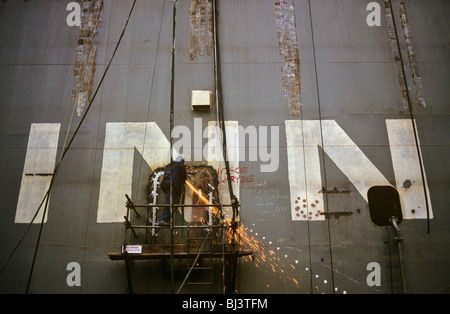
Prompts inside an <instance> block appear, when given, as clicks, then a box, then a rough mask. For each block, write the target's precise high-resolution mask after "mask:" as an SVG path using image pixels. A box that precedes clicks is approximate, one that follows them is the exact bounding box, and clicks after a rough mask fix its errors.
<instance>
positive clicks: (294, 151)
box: [285, 120, 391, 220]
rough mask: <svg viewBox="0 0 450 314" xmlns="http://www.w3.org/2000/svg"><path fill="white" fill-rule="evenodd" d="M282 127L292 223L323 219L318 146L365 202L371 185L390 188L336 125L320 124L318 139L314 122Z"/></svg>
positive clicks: (330, 121)
mask: <svg viewBox="0 0 450 314" xmlns="http://www.w3.org/2000/svg"><path fill="white" fill-rule="evenodd" d="M285 125H286V140H287V152H288V168H289V170H288V172H289V186H290V191H291V215H292V220H324V219H325V217H324V215H321V213H323V212H324V211H325V207H324V201H323V194H322V193H319V191H320V190H322V187H323V184H322V179H321V171H320V158H319V149H318V147H319V146H320V147H322V148H323V150H324V151H325V153H327V155H328V156H329V157H330V159H331V160H333V161H334V163H335V164H336V166H337V167H338V168H339V169H340V170H341V171H342V172H343V173H344V174H345V175H346V176H347V178H348V179H349V181H350V182H351V183H352V184H353V185H354V186H355V188H356V189H357V190H358V192H359V194H361V196H362V197H364V199H365V200H366V201H367V191H368V190H369V188H370V187H372V186H373V185H391V184H390V183H389V181H388V180H387V179H386V178H385V177H384V176H383V174H382V173H381V172H380V171H379V170H378V169H377V168H376V167H375V166H374V165H373V164H372V162H371V161H370V160H369V159H368V158H367V157H366V155H364V153H363V152H362V151H361V149H359V147H358V146H357V145H356V144H355V143H354V142H353V141H352V140H351V138H350V137H349V136H348V135H347V134H346V133H345V132H344V130H343V129H342V128H341V127H340V126H339V125H338V124H337V123H336V121H334V120H322V132H323V134H322V137H321V125H320V121H318V120H311V121H299V120H287V121H285ZM322 138H323V143H322Z"/></svg>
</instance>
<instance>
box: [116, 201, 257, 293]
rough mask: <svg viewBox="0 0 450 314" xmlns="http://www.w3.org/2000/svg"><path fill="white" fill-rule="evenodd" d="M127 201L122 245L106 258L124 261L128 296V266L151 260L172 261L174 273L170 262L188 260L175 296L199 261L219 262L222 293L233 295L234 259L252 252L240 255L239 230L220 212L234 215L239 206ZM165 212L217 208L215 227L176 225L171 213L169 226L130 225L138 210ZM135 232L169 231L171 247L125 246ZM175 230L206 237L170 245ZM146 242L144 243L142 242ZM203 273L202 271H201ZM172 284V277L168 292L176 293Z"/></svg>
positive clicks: (130, 279)
mask: <svg viewBox="0 0 450 314" xmlns="http://www.w3.org/2000/svg"><path fill="white" fill-rule="evenodd" d="M125 196H126V198H127V201H126V208H127V213H126V216H124V225H125V238H124V242H123V245H122V247H121V250H120V252H113V253H108V257H109V259H110V260H113V261H117V260H123V261H124V262H125V270H126V277H127V283H128V288H127V291H128V293H133V292H134V291H133V283H132V278H131V264H132V263H133V262H134V261H136V260H154V259H170V261H171V269H173V262H174V260H175V259H187V260H188V264H189V265H188V266H189V268H188V272H187V274H186V277H185V278H184V280H183V282H182V284H181V286H180V287H179V288H178V289H177V292H176V293H179V292H180V291H181V289H182V288H183V286H184V284H185V283H186V282H187V279H188V278H189V276H190V274H191V273H192V271H193V270H195V269H199V268H197V267H196V265H197V262H198V260H199V259H200V258H209V259H210V260H211V261H212V260H213V259H221V260H222V276H223V280H222V292H223V293H224V294H225V293H233V291H234V285H235V277H236V263H237V258H239V257H242V256H249V255H252V252H251V251H243V250H240V249H239V244H238V243H237V241H236V230H235V229H236V228H237V226H238V224H239V223H238V222H237V221H235V220H234V219H232V220H231V221H230V222H226V221H225V219H224V217H223V215H222V209H223V208H224V207H232V208H234V211H237V207H239V204H237V203H234V204H229V205H222V204H190V205H187V204H149V205H147V204H134V202H133V201H132V200H131V199H130V197H129V196H128V195H125ZM155 207H157V208H165V207H171V208H177V207H200V208H212V207H214V208H216V209H217V210H218V212H217V214H216V215H215V216H216V217H217V218H219V219H215V221H216V222H217V223H212V222H209V223H206V224H202V225H175V219H173V218H174V217H173V214H174V212H172V217H171V218H172V219H171V223H170V226H158V225H138V224H133V223H132V218H131V212H134V213H135V216H136V217H140V214H139V212H138V210H137V209H139V208H144V209H146V210H150V209H153V208H155ZM138 229H146V230H148V229H150V230H163V229H165V230H167V229H169V231H170V235H171V241H170V245H168V244H167V243H161V244H155V243H153V244H151V243H150V244H149V243H144V244H138V243H137V244H131V243H128V238H129V235H130V234H129V233H130V232H131V233H132V234H133V235H134V237H135V238H139V235H138V234H137V230H138ZM175 230H185V231H186V232H187V233H188V235H189V232H190V231H192V230H204V231H206V232H207V236H206V237H203V238H189V236H188V238H187V240H188V241H187V243H177V244H176V243H175V242H174V241H173V235H174V232H175ZM213 230H217V231H220V233H219V234H220V236H219V237H218V238H214V237H213V236H212V231H213ZM227 230H230V231H231V237H230V239H229V241H227V242H226V240H225V237H226V231H227ZM189 239H191V240H192V239H195V240H203V243H202V244H201V246H200V247H199V246H198V244H195V243H194V244H191V243H189ZM144 242H145V241H144ZM206 243H208V250H204V247H205V244H206ZM128 245H133V246H136V245H137V246H139V247H140V248H141V251H140V252H139V253H131V252H128V251H127V246H128ZM192 258H193V259H194V261H193V262H192V263H189V260H190V259H192ZM200 269H205V268H200ZM207 269H208V270H211V271H212V266H211V268H207ZM194 284H212V281H211V282H201V283H200V282H196V283H194ZM174 285H175V283H174V277H173V276H171V290H172V292H174V291H175V290H174V289H175V286H174Z"/></svg>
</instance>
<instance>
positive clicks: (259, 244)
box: [186, 181, 346, 293]
mask: <svg viewBox="0 0 450 314" xmlns="http://www.w3.org/2000/svg"><path fill="white" fill-rule="evenodd" d="M186 185H187V186H188V187H189V188H190V189H191V190H192V191H193V192H194V193H195V194H196V195H197V196H198V197H199V200H201V202H203V203H204V204H207V205H211V207H209V210H211V212H212V213H213V214H214V215H217V214H220V207H219V204H218V203H213V204H211V202H210V200H209V199H208V198H207V197H206V196H205V195H204V194H202V193H201V191H200V190H198V189H196V188H195V187H194V186H193V185H192V183H190V182H189V181H186ZM222 219H223V223H224V224H227V225H228V226H231V223H232V221H231V219H230V218H228V217H222ZM254 226H255V225H254V224H253V227H252V228H246V227H244V226H243V225H242V224H241V223H240V224H238V227H237V228H236V233H235V235H236V236H237V239H238V241H239V243H240V245H241V246H242V247H243V248H244V249H248V250H251V251H253V252H254V253H255V254H253V256H252V257H251V258H250V257H244V260H247V261H250V259H251V260H253V262H254V266H255V267H256V268H258V269H261V268H266V267H267V268H268V269H269V270H270V272H271V273H273V274H275V275H277V276H278V277H279V279H280V281H281V282H286V283H287V282H290V283H292V284H294V285H295V287H296V288H301V281H302V279H301V278H299V276H300V275H301V274H300V269H299V263H300V262H299V260H298V259H295V260H294V261H293V263H289V262H288V260H289V256H291V254H289V255H288V254H286V253H283V250H284V249H286V248H288V249H293V250H297V251H301V250H299V249H296V248H293V247H287V246H285V247H282V248H283V250H281V248H280V246H276V247H272V245H273V243H274V242H273V241H268V240H266V237H265V236H262V239H263V240H265V243H268V244H269V245H270V247H266V245H265V244H264V242H263V241H262V240H260V239H259V238H258V237H257V236H258V232H256V231H255V230H253V229H254ZM227 233H228V235H229V237H228V241H231V239H232V236H231V228H229V229H227ZM282 241H284V239H281V238H280V239H278V240H277V241H275V242H277V243H280V242H282ZM305 271H306V272H307V276H313V275H312V274H313V273H312V272H310V271H309V268H308V267H306V268H305ZM314 278H316V280H318V278H319V274H314ZM321 282H323V284H324V285H326V284H328V281H327V280H321ZM266 287H267V288H269V287H270V285H269V283H267V284H266ZM315 288H316V289H317V290H318V291H320V290H321V289H320V287H319V286H318V285H315ZM335 289H337V288H335ZM343 293H346V292H345V291H344V292H343Z"/></svg>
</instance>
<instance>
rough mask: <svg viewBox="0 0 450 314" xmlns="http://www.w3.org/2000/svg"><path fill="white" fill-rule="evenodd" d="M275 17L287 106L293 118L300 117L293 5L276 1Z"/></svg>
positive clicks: (299, 87) (298, 68) (280, 0)
mask: <svg viewBox="0 0 450 314" xmlns="http://www.w3.org/2000/svg"><path fill="white" fill-rule="evenodd" d="M275 17H276V26H277V34H278V47H279V52H280V55H281V56H283V57H284V60H285V64H284V66H283V67H282V68H281V78H282V80H283V90H284V99H285V104H286V105H287V106H288V107H289V108H290V114H291V115H292V116H298V115H299V114H300V106H301V104H300V94H301V78H300V53H299V50H298V43H297V31H296V28H295V27H296V24H295V10H294V5H293V3H288V1H286V0H279V1H275Z"/></svg>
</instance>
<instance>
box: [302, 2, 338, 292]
mask: <svg viewBox="0 0 450 314" xmlns="http://www.w3.org/2000/svg"><path fill="white" fill-rule="evenodd" d="M308 6H309V16H310V24H311V37H312V49H313V62H314V73H315V76H316V90H317V103H318V108H319V124H320V138H321V146H322V163H323V173H324V177H325V190H328V185H327V172H326V166H325V152H324V142H323V129H322V112H321V106H320V93H319V77H318V76H317V62H316V47H315V44H314V29H313V22H312V13H311V0H309V1H308ZM324 194H325V204H324V205H325V208H326V211H327V212H328V210H329V209H328V193H324ZM326 219H327V228H328V248H329V254H330V267H331V282H332V286H333V294H334V292H335V289H334V288H335V286H334V267H333V252H332V250H331V232H330V231H331V230H330V220H329V218H326ZM311 289H312V288H311Z"/></svg>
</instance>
